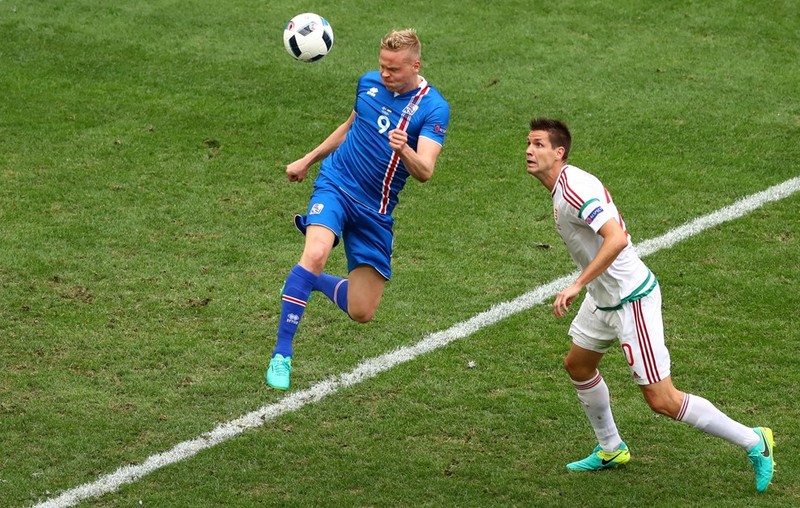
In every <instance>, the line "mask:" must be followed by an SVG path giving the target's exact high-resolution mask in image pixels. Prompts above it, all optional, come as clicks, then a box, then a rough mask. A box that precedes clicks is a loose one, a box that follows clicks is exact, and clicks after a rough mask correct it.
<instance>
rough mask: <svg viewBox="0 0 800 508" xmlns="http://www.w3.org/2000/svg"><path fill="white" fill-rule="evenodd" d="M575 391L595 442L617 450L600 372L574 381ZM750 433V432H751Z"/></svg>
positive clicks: (613, 427) (604, 384)
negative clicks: (588, 378)
mask: <svg viewBox="0 0 800 508" xmlns="http://www.w3.org/2000/svg"><path fill="white" fill-rule="evenodd" d="M572 383H573V384H574V385H575V390H576V391H577V392H578V400H580V401H581V406H583V412H584V413H586V417H587V418H589V422H590V423H591V424H592V429H594V434H595V436H597V442H598V443H600V446H601V447H602V448H603V450H604V451H607V452H613V451H615V450H617V449H618V448H619V445H620V444H621V443H622V438H621V437H619V432H618V431H617V424H616V423H614V415H612V414H611V397H610V395H609V392H608V385H607V384H606V382H605V381H604V380H603V377H602V376H601V375H600V372H598V373H597V375H596V376H595V377H593V378H592V379H590V380H589V381H575V380H574V379H573V380H572ZM751 433H752V431H751Z"/></svg>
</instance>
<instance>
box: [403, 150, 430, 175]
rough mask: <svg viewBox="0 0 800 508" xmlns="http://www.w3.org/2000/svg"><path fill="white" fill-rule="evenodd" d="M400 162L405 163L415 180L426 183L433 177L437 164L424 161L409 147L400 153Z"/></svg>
mask: <svg viewBox="0 0 800 508" xmlns="http://www.w3.org/2000/svg"><path fill="white" fill-rule="evenodd" d="M400 160H402V161H403V165H404V166H405V167H406V170H407V171H408V173H409V174H410V175H411V176H413V177H414V179H415V180H419V181H420V182H422V183H425V182H427V181H428V180H430V179H431V177H432V176H433V169H434V165H435V163H434V162H430V161H426V160H424V159H423V158H422V157H420V156H419V155H418V154H417V153H416V152H415V151H414V150H413V149H411V148H410V147H408V146H406V147H405V148H404V149H403V151H402V152H401V153H400Z"/></svg>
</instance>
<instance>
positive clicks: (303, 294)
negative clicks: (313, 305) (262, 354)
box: [272, 265, 317, 357]
mask: <svg viewBox="0 0 800 508" xmlns="http://www.w3.org/2000/svg"><path fill="white" fill-rule="evenodd" d="M316 280H317V276H316V275H314V274H313V273H311V272H309V271H308V270H306V269H305V268H303V267H302V266H300V265H295V266H294V267H293V268H292V270H291V271H290V272H289V276H288V277H286V284H284V286H283V294H281V320H280V323H278V342H277V343H276V344H275V349H274V350H273V351H272V356H275V355H277V354H280V355H283V356H284V357H287V356H292V353H293V350H292V341H293V340H294V336H295V334H296V333H297V327H298V326H299V325H300V318H302V317H303V311H305V310H306V302H308V297H309V296H311V290H312V288H313V287H314V283H315V282H316Z"/></svg>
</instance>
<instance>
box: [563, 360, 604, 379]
mask: <svg viewBox="0 0 800 508" xmlns="http://www.w3.org/2000/svg"><path fill="white" fill-rule="evenodd" d="M564 369H566V371H567V373H568V374H569V377H570V378H572V379H574V380H575V381H584V380H588V379H591V378H592V377H593V376H594V375H595V372H597V369H595V368H594V367H587V366H586V365H582V364H580V363H575V362H574V361H573V360H572V358H570V357H569V355H567V357H566V358H564Z"/></svg>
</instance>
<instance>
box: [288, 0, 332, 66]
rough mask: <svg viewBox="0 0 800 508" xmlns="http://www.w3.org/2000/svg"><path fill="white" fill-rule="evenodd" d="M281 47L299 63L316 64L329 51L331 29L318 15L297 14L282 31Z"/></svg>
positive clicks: (311, 13) (310, 13)
mask: <svg viewBox="0 0 800 508" xmlns="http://www.w3.org/2000/svg"><path fill="white" fill-rule="evenodd" d="M283 45H284V46H286V51H288V52H289V54H290V55H292V56H293V57H294V58H296V59H298V60H300V61H301V62H308V63H310V62H316V61H317V60H319V59H320V58H322V57H324V56H325V55H327V54H328V52H329V51H330V50H331V47H332V46H333V28H331V25H330V23H328V21H327V20H326V19H325V18H323V17H322V16H320V15H319V14H314V13H313V12H306V13H303V14H298V15H297V16H295V17H293V18H292V19H290V20H289V22H288V23H287V24H286V28H285V29H284V30H283Z"/></svg>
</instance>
